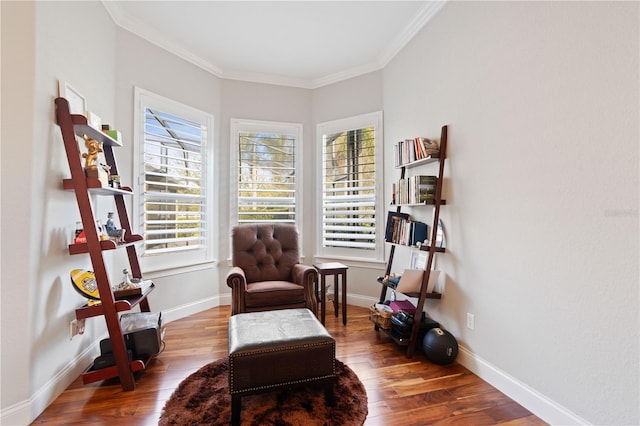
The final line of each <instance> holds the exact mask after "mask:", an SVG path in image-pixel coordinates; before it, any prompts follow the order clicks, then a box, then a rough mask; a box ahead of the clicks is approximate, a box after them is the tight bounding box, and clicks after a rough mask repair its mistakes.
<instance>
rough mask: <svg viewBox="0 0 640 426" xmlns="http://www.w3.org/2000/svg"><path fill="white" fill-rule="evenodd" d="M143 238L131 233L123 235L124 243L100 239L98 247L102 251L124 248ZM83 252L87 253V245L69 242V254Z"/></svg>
mask: <svg viewBox="0 0 640 426" xmlns="http://www.w3.org/2000/svg"><path fill="white" fill-rule="evenodd" d="M143 239H144V238H143V237H142V235H138V234H133V235H129V236H127V235H125V240H126V241H125V242H124V243H116V242H115V241H113V240H102V241H100V248H102V251H106V250H115V249H119V248H124V247H127V246H130V245H132V244H135V243H137V242H138V241H142V240H143ZM83 253H89V247H88V246H87V244H86V243H80V244H69V254H72V255H73V254H83Z"/></svg>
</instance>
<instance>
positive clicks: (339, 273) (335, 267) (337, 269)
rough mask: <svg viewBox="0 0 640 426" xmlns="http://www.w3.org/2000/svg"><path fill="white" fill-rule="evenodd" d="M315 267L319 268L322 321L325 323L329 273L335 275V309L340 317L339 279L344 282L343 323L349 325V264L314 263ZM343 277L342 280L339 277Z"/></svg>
mask: <svg viewBox="0 0 640 426" xmlns="http://www.w3.org/2000/svg"><path fill="white" fill-rule="evenodd" d="M313 267H314V268H316V269H317V270H318V275H319V276H320V304H321V308H320V309H321V311H320V312H321V318H320V321H321V322H322V324H323V325H324V319H325V313H326V307H327V305H326V299H327V294H326V293H327V282H326V278H327V275H331V276H333V286H334V288H335V289H334V295H333V310H334V313H335V315H336V318H337V317H338V304H339V303H338V300H340V299H339V297H338V296H339V294H340V292H339V287H340V286H339V281H341V282H342V324H344V325H347V269H349V268H348V267H347V265H343V264H342V263H338V262H327V263H314V264H313ZM340 277H342V279H341V280H339V278H340Z"/></svg>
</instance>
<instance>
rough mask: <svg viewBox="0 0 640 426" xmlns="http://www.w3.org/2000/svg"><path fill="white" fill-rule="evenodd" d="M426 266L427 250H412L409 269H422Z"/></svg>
mask: <svg viewBox="0 0 640 426" xmlns="http://www.w3.org/2000/svg"><path fill="white" fill-rule="evenodd" d="M426 266H427V252H424V251H421V250H414V251H413V253H411V269H422V270H424V268H425V267H426Z"/></svg>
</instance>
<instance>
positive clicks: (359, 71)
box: [102, 0, 448, 89]
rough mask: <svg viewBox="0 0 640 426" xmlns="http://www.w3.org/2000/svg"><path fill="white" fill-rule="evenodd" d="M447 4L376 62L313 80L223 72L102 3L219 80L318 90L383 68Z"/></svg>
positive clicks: (120, 21)
mask: <svg viewBox="0 0 640 426" xmlns="http://www.w3.org/2000/svg"><path fill="white" fill-rule="evenodd" d="M447 1H448V0H441V1H440V0H438V1H427V2H425V6H424V7H423V8H422V9H421V10H420V11H419V12H418V14H417V15H416V17H415V18H414V19H413V20H412V21H411V22H410V23H409V25H407V27H406V29H405V30H404V31H403V32H402V33H400V34H398V36H397V37H395V38H394V39H393V40H392V41H391V43H390V44H389V45H388V46H387V47H386V48H385V49H384V50H383V51H382V53H381V54H380V55H379V56H378V58H377V60H375V61H372V62H370V63H367V64H363V65H361V66H358V67H354V68H350V69H347V70H344V71H340V72H337V73H333V74H329V75H326V76H324V77H320V78H317V79H313V80H308V79H303V78H292V77H286V76H281V75H273V74H266V73H256V72H248V71H240V70H223V69H222V68H220V67H219V66H217V65H215V64H212V63H211V62H210V61H208V60H205V59H204V58H202V57H201V56H199V55H196V54H194V53H193V52H191V51H190V50H189V49H188V48H186V47H184V46H182V45H180V44H178V43H176V42H175V41H174V40H172V39H170V38H168V37H166V36H165V35H164V34H162V33H160V32H158V31H157V30H156V29H154V28H153V27H151V26H149V25H147V24H146V23H144V22H143V21H141V20H139V19H135V18H132V17H130V16H127V14H126V13H125V12H124V10H123V9H122V7H120V5H119V4H118V2H113V1H109V0H102V4H103V6H104V8H105V9H106V10H107V12H108V13H109V15H110V16H111V19H112V20H113V22H114V23H115V24H116V25H117V26H119V27H121V28H123V29H125V30H127V31H129V32H131V33H133V34H135V35H137V36H139V37H141V38H142V39H144V40H146V41H148V42H149V43H151V44H153V45H155V46H158V47H159V48H161V49H163V50H166V51H167V52H169V53H172V54H174V55H176V56H177V57H179V58H181V59H184V60H185V61H187V62H189V63H191V64H193V65H195V66H197V67H199V68H202V69H203V70H205V71H207V72H209V73H211V74H213V75H214V76H216V77H218V78H224V79H230V80H241V81H249V82H254V83H262V84H274V85H279V86H289V87H298V88H303V89H317V88H319V87H322V86H326V85H329V84H333V83H338V82H340V81H344V80H347V79H350V78H353V77H358V76H360V75H364V74H367V73H370V72H374V71H378V70H380V69H382V68H384V67H385V66H386V65H387V64H388V63H389V62H390V61H391V60H392V59H393V58H394V57H395V56H396V55H397V54H398V53H399V52H400V51H401V50H402V49H403V48H404V46H405V45H406V44H407V43H408V42H409V41H411V39H413V37H415V35H416V34H417V33H418V32H419V31H420V30H421V29H422V28H423V27H424V26H425V25H426V24H427V22H429V21H430V20H431V19H432V18H433V17H434V16H435V15H436V14H437V13H438V12H439V11H440V9H442V7H443V6H444V5H445V4H446V3H447Z"/></svg>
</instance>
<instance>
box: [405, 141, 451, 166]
mask: <svg viewBox="0 0 640 426" xmlns="http://www.w3.org/2000/svg"><path fill="white" fill-rule="evenodd" d="M439 156H440V146H439V143H438V141H435V140H431V139H428V138H424V137H420V136H418V137H415V138H413V139H405V140H402V141H400V142H398V143H396V145H395V150H394V159H395V165H396V167H400V166H402V165H404V164H408V163H413V162H415V161H419V160H422V159H424V158H438V157H439Z"/></svg>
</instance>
